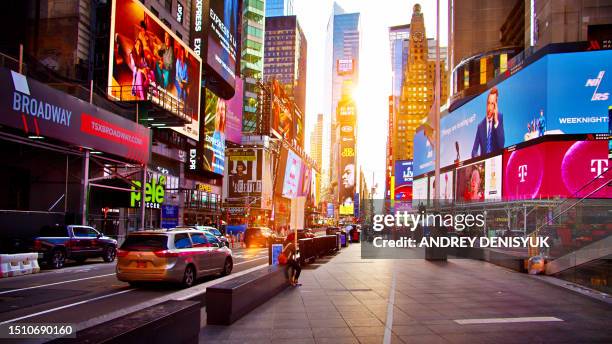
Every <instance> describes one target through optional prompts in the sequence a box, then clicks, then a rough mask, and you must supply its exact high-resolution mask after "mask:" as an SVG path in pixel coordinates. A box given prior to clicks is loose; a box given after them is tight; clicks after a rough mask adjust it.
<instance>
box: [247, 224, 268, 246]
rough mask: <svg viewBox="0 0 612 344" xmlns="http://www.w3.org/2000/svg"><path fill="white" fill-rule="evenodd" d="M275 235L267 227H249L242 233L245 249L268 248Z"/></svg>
mask: <svg viewBox="0 0 612 344" xmlns="http://www.w3.org/2000/svg"><path fill="white" fill-rule="evenodd" d="M274 238H275V235H274V233H273V232H272V230H271V229H270V228H268V227H249V228H247V229H246V231H245V232H244V243H245V245H246V247H248V248H250V247H255V246H261V247H268V244H269V243H270V242H271V241H272V240H274Z"/></svg>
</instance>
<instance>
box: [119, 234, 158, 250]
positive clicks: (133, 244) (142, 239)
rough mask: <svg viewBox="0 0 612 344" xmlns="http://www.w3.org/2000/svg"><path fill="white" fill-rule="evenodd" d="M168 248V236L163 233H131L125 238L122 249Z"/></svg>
mask: <svg viewBox="0 0 612 344" xmlns="http://www.w3.org/2000/svg"><path fill="white" fill-rule="evenodd" d="M167 248H168V237H167V236H165V235H131V236H128V237H127V238H126V239H125V242H124V243H123V245H121V249H122V250H126V251H158V250H165V249H167Z"/></svg>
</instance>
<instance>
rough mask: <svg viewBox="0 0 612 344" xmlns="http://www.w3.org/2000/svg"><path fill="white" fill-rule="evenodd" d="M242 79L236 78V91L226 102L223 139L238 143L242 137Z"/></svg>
mask: <svg viewBox="0 0 612 344" xmlns="http://www.w3.org/2000/svg"><path fill="white" fill-rule="evenodd" d="M242 83H243V81H242V79H240V78H236V93H235V94H234V97H232V99H230V100H229V101H228V102H227V119H226V120H227V124H226V127H225V140H226V141H231V142H233V143H236V144H240V140H241V139H242V105H243V103H242Z"/></svg>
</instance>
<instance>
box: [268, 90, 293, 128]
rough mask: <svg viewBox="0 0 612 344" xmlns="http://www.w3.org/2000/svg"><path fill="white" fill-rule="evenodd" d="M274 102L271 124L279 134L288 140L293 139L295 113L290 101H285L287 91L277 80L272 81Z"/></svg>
mask: <svg viewBox="0 0 612 344" xmlns="http://www.w3.org/2000/svg"><path fill="white" fill-rule="evenodd" d="M271 85H272V104H271V106H270V108H271V111H272V114H271V121H272V123H271V126H272V130H274V131H275V132H276V133H277V134H278V135H279V136H281V137H284V138H286V139H288V140H292V139H293V126H294V124H293V114H292V110H291V108H290V107H289V105H288V103H286V102H285V99H286V98H285V92H284V91H283V88H282V86H281V84H279V83H278V81H277V80H273V81H272V84H271Z"/></svg>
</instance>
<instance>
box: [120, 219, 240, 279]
mask: <svg viewBox="0 0 612 344" xmlns="http://www.w3.org/2000/svg"><path fill="white" fill-rule="evenodd" d="M117 257H118V259H117V270H116V271H117V279H119V280H120V281H123V282H128V283H130V284H138V283H139V282H153V281H157V282H173V283H180V284H182V285H183V286H184V287H191V286H192V285H193V284H194V283H195V281H196V280H197V279H198V278H200V277H203V276H206V275H213V274H219V273H220V274H221V275H229V274H230V273H231V272H232V268H233V266H234V260H233V258H232V251H231V250H230V249H229V248H227V247H225V246H223V245H222V244H221V242H220V241H219V240H218V239H217V238H216V237H215V236H214V235H212V234H211V233H209V232H206V231H197V230H193V229H172V230H146V231H141V232H133V233H130V234H128V236H127V237H126V239H125V242H124V243H123V244H122V245H121V247H120V248H119V250H118V251H117Z"/></svg>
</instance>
